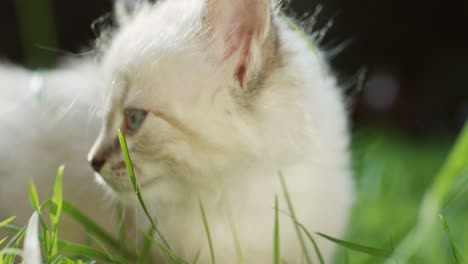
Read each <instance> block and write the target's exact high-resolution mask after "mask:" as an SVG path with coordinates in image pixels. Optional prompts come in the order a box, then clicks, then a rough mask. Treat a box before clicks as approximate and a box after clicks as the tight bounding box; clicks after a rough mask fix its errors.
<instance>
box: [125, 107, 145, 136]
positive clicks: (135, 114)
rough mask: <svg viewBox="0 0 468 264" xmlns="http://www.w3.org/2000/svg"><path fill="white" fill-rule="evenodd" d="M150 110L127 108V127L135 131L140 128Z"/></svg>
mask: <svg viewBox="0 0 468 264" xmlns="http://www.w3.org/2000/svg"><path fill="white" fill-rule="evenodd" d="M147 115H148V111H145V110H139V109H132V108H130V109H127V110H125V123H126V127H127V128H128V129H129V130H130V132H135V131H136V130H138V128H140V126H141V124H143V121H145V118H146V116H147Z"/></svg>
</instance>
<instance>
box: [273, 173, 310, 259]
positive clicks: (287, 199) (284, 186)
mask: <svg viewBox="0 0 468 264" xmlns="http://www.w3.org/2000/svg"><path fill="white" fill-rule="evenodd" d="M279 179H280V182H281V187H282V188H283V194H284V198H285V199H286V204H287V205H288V209H289V214H290V216H291V218H292V220H293V224H294V228H295V229H296V234H297V238H298V239H299V243H300V245H301V248H302V251H303V254H304V257H305V260H306V262H307V264H312V259H311V258H310V254H309V251H308V250H307V246H306V244H305V241H304V237H303V236H302V232H301V230H300V228H299V225H298V224H297V223H299V221H297V218H296V214H295V213H294V208H293V205H292V202H291V198H290V197H289V192H288V189H287V187H286V183H285V181H284V177H283V174H282V173H281V172H279Z"/></svg>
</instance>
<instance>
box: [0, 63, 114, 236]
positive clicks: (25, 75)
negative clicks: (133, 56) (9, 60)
mask: <svg viewBox="0 0 468 264" xmlns="http://www.w3.org/2000/svg"><path fill="white" fill-rule="evenodd" d="M97 73H98V67H97V64H95V63H93V62H92V61H91V60H90V61H80V62H76V61H75V62H73V63H70V64H69V65H68V66H64V67H62V68H60V69H57V70H54V71H43V72H31V71H27V70H25V69H20V68H17V67H14V66H12V65H1V64H0V105H1V107H0V151H1V162H0V219H1V220H4V219H6V218H7V217H10V216H17V219H16V221H15V224H17V225H24V224H26V222H27V219H28V218H29V217H30V216H31V215H32V212H33V209H32V207H31V205H30V203H29V199H28V181H29V179H34V182H35V183H36V185H37V190H38V192H39V198H40V199H41V201H44V200H45V199H47V198H49V197H51V195H52V188H53V185H54V181H55V176H56V173H57V169H58V167H59V166H60V165H61V164H65V165H66V167H65V172H64V175H63V185H64V199H66V200H68V201H71V202H72V203H73V204H74V205H76V206H77V207H78V208H80V209H81V210H82V211H83V212H85V214H87V215H89V216H91V217H92V218H93V219H94V220H95V221H96V222H98V223H101V224H103V225H104V226H105V227H107V228H109V230H110V231H112V230H116V229H114V228H113V225H112V221H109V219H113V218H115V219H117V217H115V216H113V211H112V210H111V207H110V203H109V202H108V201H107V202H106V200H105V199H104V198H105V196H104V195H103V194H102V193H103V192H102V189H100V188H98V186H97V185H96V183H95V181H94V180H93V172H92V170H91V169H90V168H89V165H88V163H87V161H86V158H85V157H86V152H88V150H89V148H90V146H91V144H92V140H93V139H94V138H95V137H96V135H97V133H98V129H99V120H98V118H97V117H96V116H97V115H96V114H95V113H94V111H96V110H97V103H98V101H97V98H99V96H98V94H99V90H100V88H99V84H100V83H101V82H100V81H99V79H98V77H99V76H98V75H97ZM62 220H63V221H61V222H60V225H61V226H60V238H61V239H67V240H73V241H75V242H84V239H85V236H86V233H85V230H84V229H82V228H80V227H79V224H77V223H76V222H72V221H71V219H70V218H68V217H67V216H66V215H65V214H63V216H62ZM115 222H116V221H115ZM0 232H2V234H3V230H0ZM2 234H0V237H4V236H3V235H2Z"/></svg>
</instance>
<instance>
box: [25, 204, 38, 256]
mask: <svg viewBox="0 0 468 264" xmlns="http://www.w3.org/2000/svg"><path fill="white" fill-rule="evenodd" d="M23 260H24V263H28V264H41V248H40V246H39V213H38V212H37V211H35V212H34V213H33V215H32V216H31V218H30V219H29V223H28V227H27V228H26V235H25V237H24V248H23Z"/></svg>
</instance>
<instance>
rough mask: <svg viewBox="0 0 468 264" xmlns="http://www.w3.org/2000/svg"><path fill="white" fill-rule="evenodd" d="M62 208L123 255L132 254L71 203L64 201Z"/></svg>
mask: <svg viewBox="0 0 468 264" xmlns="http://www.w3.org/2000/svg"><path fill="white" fill-rule="evenodd" d="M62 210H63V212H64V213H66V214H67V215H69V216H71V217H72V218H73V219H75V220H76V221H78V222H79V223H80V224H81V225H82V226H83V227H85V228H86V230H88V232H91V233H92V234H94V235H96V236H97V237H99V238H100V239H102V240H103V241H104V242H106V243H108V244H109V245H111V246H112V247H113V248H115V249H117V250H120V251H122V252H123V253H124V254H125V255H128V256H131V255H133V254H131V253H130V252H128V251H127V250H126V249H122V248H121V246H120V243H119V242H117V241H116V240H115V239H114V238H113V237H112V235H110V234H109V233H107V232H106V231H105V230H104V229H103V228H102V227H100V226H99V225H98V224H96V223H95V222H94V221H93V220H91V219H90V218H88V217H87V216H85V215H84V214H83V213H82V212H81V211H80V210H79V209H78V208H76V207H74V206H73V205H72V204H70V203H68V202H66V201H64V202H63V207H62Z"/></svg>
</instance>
